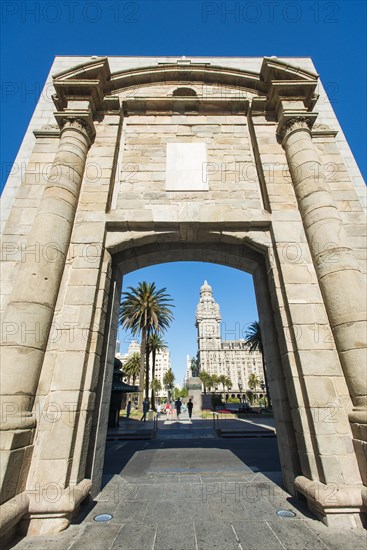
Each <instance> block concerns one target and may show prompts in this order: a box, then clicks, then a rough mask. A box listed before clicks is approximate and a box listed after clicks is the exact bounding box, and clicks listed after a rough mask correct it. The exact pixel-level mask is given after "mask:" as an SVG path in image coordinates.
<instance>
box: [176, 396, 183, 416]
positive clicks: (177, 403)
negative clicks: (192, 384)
mask: <svg viewBox="0 0 367 550" xmlns="http://www.w3.org/2000/svg"><path fill="white" fill-rule="evenodd" d="M181 407H182V401H181V399H180V398H178V399H177V401H176V402H175V408H176V412H177V420H180V414H181Z"/></svg>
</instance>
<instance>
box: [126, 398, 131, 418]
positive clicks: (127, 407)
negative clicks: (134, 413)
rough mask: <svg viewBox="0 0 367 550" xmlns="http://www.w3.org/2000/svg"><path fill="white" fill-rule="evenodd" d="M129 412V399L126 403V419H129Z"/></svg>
mask: <svg viewBox="0 0 367 550" xmlns="http://www.w3.org/2000/svg"><path fill="white" fill-rule="evenodd" d="M130 413H131V401H129V402H128V404H127V405H126V420H129V416H130Z"/></svg>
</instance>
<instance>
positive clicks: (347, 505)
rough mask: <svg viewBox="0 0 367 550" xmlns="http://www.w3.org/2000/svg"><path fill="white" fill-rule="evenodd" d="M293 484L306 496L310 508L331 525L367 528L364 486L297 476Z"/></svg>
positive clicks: (321, 519)
mask: <svg viewBox="0 0 367 550" xmlns="http://www.w3.org/2000/svg"><path fill="white" fill-rule="evenodd" d="M294 485H295V488H296V490H297V491H298V492H299V493H301V494H302V495H304V496H305V497H306V500H307V505H308V508H309V509H310V511H311V512H312V513H313V514H314V515H315V516H316V517H317V518H318V519H319V520H320V521H322V522H323V523H324V524H325V525H327V526H328V527H335V528H339V529H340V528H341V529H355V528H357V527H366V525H367V509H366V507H365V505H364V503H363V500H362V490H363V485H338V484H337V483H330V484H328V485H326V484H324V483H321V482H320V481H311V480H310V479H307V478H306V477H304V476H298V477H297V478H296V479H295V481H294Z"/></svg>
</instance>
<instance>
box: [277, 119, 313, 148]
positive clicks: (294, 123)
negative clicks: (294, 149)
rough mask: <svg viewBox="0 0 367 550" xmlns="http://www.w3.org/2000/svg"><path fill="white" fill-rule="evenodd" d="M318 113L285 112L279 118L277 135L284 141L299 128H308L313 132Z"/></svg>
mask: <svg viewBox="0 0 367 550" xmlns="http://www.w3.org/2000/svg"><path fill="white" fill-rule="evenodd" d="M317 117H318V113H305V112H301V113H297V112H283V113H282V114H281V116H280V118H279V122H278V127H277V135H278V137H279V138H280V139H281V140H282V141H283V143H284V140H285V139H286V138H288V137H289V136H290V134H292V133H293V132H295V131H297V130H307V131H309V132H311V128H312V126H313V125H314V123H315V121H316V119H317Z"/></svg>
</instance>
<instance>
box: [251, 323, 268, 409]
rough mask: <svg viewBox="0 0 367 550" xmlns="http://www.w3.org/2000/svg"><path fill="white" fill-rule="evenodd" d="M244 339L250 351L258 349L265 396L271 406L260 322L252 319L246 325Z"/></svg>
mask: <svg viewBox="0 0 367 550" xmlns="http://www.w3.org/2000/svg"><path fill="white" fill-rule="evenodd" d="M245 339H246V346H247V347H248V350H249V351H250V352H253V351H259V352H260V353H261V360H262V365H263V371H264V379H265V391H266V398H267V401H268V406H269V407H271V399H270V392H269V385H268V377H267V373H266V365H265V358H264V346H263V341H262V335H261V328H260V323H259V322H258V321H254V322H253V323H251V325H250V326H249V327H248V329H247V330H246V334H245Z"/></svg>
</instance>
